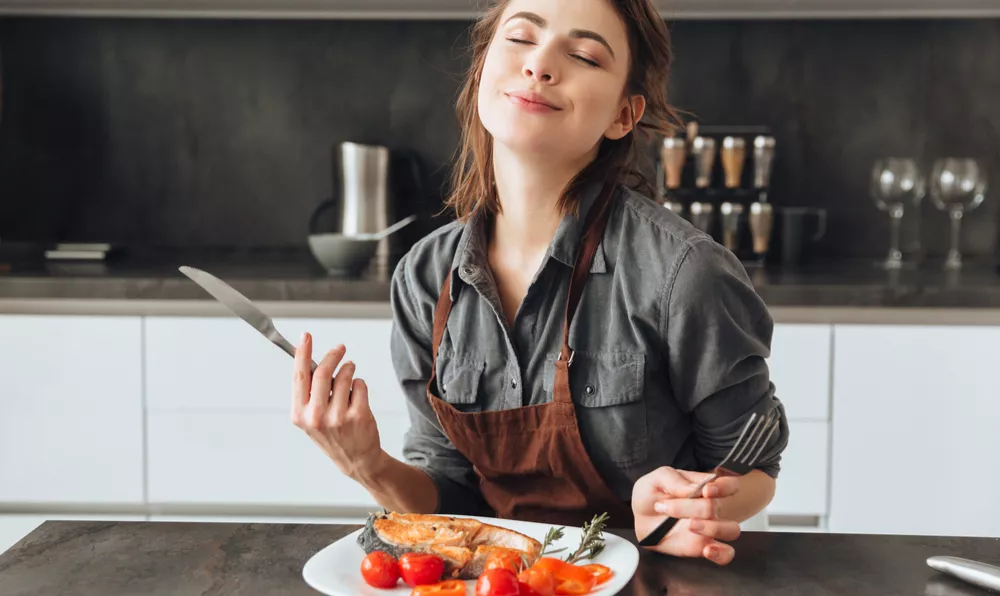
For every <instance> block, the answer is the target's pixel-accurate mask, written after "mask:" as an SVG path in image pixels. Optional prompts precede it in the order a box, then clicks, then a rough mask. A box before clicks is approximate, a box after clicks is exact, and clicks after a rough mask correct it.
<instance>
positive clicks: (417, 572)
mask: <svg viewBox="0 0 1000 596" xmlns="http://www.w3.org/2000/svg"><path fill="white" fill-rule="evenodd" d="M443 573H444V561H442V560H441V557H439V556H437V555H429V554H425V553H406V554H405V555H403V556H402V557H400V558H399V575H400V577H402V578H403V581H404V582H406V584H407V585H409V586H411V587H415V586H422V585H427V584H436V583H438V582H439V581H441V575H442V574H443Z"/></svg>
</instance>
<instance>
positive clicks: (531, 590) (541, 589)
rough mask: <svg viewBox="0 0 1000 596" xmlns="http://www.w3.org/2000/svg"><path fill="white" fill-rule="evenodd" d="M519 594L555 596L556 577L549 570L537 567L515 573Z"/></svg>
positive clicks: (522, 595)
mask: <svg viewBox="0 0 1000 596" xmlns="http://www.w3.org/2000/svg"><path fill="white" fill-rule="evenodd" d="M517 582H518V583H519V584H521V596H555V593H556V578H555V577H554V576H553V575H552V573H551V572H550V571H547V570H545V569H539V568H537V567H535V568H531V569H525V570H524V571H522V572H521V573H519V574H518V575H517Z"/></svg>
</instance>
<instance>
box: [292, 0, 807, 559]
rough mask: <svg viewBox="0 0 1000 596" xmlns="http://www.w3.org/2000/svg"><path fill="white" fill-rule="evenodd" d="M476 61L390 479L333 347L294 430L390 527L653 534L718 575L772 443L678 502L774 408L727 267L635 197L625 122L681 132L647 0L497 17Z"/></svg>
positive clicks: (513, 5)
mask: <svg viewBox="0 0 1000 596" xmlns="http://www.w3.org/2000/svg"><path fill="white" fill-rule="evenodd" d="M473 43H474V54H473V60H472V66H471V68H470V71H469V74H468V78H467V81H466V83H465V86H464V88H463V91H462V93H461V96H460V98H459V100H458V114H459V116H460V121H461V125H462V153H461V156H460V159H459V163H458V164H457V167H456V169H455V175H454V184H453V191H452V194H451V195H450V197H449V198H448V204H449V205H450V206H451V207H452V208H454V209H455V211H456V213H457V215H458V218H457V220H456V221H455V222H453V223H451V224H448V225H446V226H444V227H443V228H441V229H439V230H437V231H435V232H434V233H432V234H430V235H429V236H428V237H426V238H424V239H422V240H421V241H420V242H418V243H417V244H416V245H415V246H414V247H413V249H412V250H411V251H410V252H409V253H408V254H407V255H406V256H405V257H404V258H403V259H402V261H401V262H400V263H399V265H398V267H397V269H396V271H395V273H394V275H393V279H392V295H391V301H392V310H393V317H394V325H393V335H392V346H391V347H392V359H393V364H394V366H395V370H396V374H397V376H398V377H399V379H400V382H401V384H402V386H403V388H404V391H405V393H406V396H407V400H408V406H409V410H410V417H411V421H412V427H411V430H410V432H409V434H408V435H407V437H406V443H405V459H406V461H405V462H401V461H398V460H395V459H393V458H392V457H391V456H389V455H387V454H386V453H385V452H384V451H383V450H382V449H381V447H380V442H379V436H378V430H377V427H376V424H375V420H374V417H373V416H372V413H371V410H370V409H369V407H368V395H367V389H366V386H365V384H364V382H363V381H362V380H361V379H354V378H353V374H354V370H355V369H354V365H353V364H352V363H350V362H345V363H344V364H343V365H342V366H340V369H339V372H337V373H336V375H335V376H334V372H335V370H336V368H337V366H338V365H340V363H341V360H342V359H343V358H344V355H345V349H344V347H343V346H340V347H339V348H337V349H335V350H333V351H331V352H330V353H328V354H326V356H325V357H324V358H323V360H322V362H321V363H320V364H319V367H318V368H317V370H316V374H315V375H312V376H310V372H309V366H308V363H309V360H310V358H311V350H312V344H311V339H310V337H309V336H308V335H306V336H305V337H304V339H303V342H302V344H301V345H300V346H299V349H298V357H297V362H296V368H295V371H296V372H295V389H294V404H293V409H292V417H293V420H294V421H295V423H296V424H297V425H299V426H300V427H302V428H303V429H305V430H306V431H307V432H308V434H309V435H310V436H311V437H312V438H313V440H314V441H315V442H316V443H317V444H318V445H319V446H320V447H321V448H322V449H323V450H324V451H325V452H326V453H327V455H328V456H329V457H330V458H331V459H332V460H333V461H334V462H335V463H336V465H337V466H338V467H339V468H340V470H341V471H342V472H343V473H344V474H346V475H348V476H349V477H351V478H353V479H354V480H356V481H357V482H359V483H360V484H362V485H363V486H364V487H365V488H366V489H367V490H368V491H369V492H370V493H371V494H372V496H373V497H374V498H375V499H376V500H377V501H378V503H379V504H380V505H382V506H383V507H385V508H387V509H390V510H395V511H406V512H426V513H438V512H439V513H451V514H483V513H485V514H489V515H498V516H501V517H515V518H523V519H531V520H541V521H546V522H549V523H572V524H580V523H582V522H583V521H586V520H589V519H591V518H592V517H593V516H594V515H597V514H600V513H602V512H607V513H609V514H610V517H611V519H610V522H609V523H610V525H611V526H612V527H627V525H628V524H632V525H634V528H635V531H636V534H637V536H638V537H639V538H642V537H645V536H646V534H647V533H649V532H650V531H651V530H652V529H653V528H654V527H655V526H656V525H657V524H658V523H659V522H660V521H662V520H663V518H664V515H665V514H667V515H671V516H673V517H676V518H679V519H680V520H681V521H680V523H678V524H677V525H676V526H675V527H674V528H673V529H672V530H671V532H670V533H669V534H668V535H667V536H666V538H665V539H664V540H663V541H662V542H661V543H660V544H659V545H658V546H656V547H655V549H656V550H657V551H659V552H662V553H667V554H673V555H679V556H695V557H705V558H708V559H709V560H711V561H714V562H716V563H719V564H726V563H728V562H729V561H731V560H732V558H733V556H734V551H733V548H732V546H731V545H729V544H727V541H731V540H733V539H735V538H736V537H737V536H738V535H739V522H740V521H743V520H746V519H748V518H749V517H751V516H753V515H754V514H755V513H757V512H759V511H760V510H762V509H763V508H764V507H765V506H766V505H767V504H768V503H769V502H770V500H771V498H772V495H773V493H774V487H775V480H774V479H775V477H776V476H777V472H778V467H779V457H780V453H781V451H782V450H783V448H784V445H785V444H786V442H787V434H788V428H787V424H786V423H784V422H782V423H781V425H780V432H779V433H776V434H775V435H774V437H773V439H772V440H771V441H770V443H769V444H768V446H767V448H766V449H765V451H764V453H763V456H762V458H761V459H760V461H759V463H758V469H756V470H754V471H752V472H751V473H750V474H748V475H746V476H743V477H740V478H722V479H718V480H716V481H714V482H712V483H711V484H709V485H707V486H706V487H705V489H704V490H703V493H702V497H701V498H696V499H690V500H689V499H686V498H685V497H687V496H688V494H689V493H690V491H691V490H692V488H693V487H694V486H695V485H696V484H697V483H698V482H699V481H700V480H702V479H703V478H704V477H705V474H704V473H703V472H704V471H706V470H710V469H712V467H713V466H715V465H716V464H718V463H719V462H720V461H721V460H722V459H723V457H724V456H725V454H726V453H727V452H728V450H729V448H730V447H731V446H732V445H733V443H734V442H735V440H736V438H737V436H738V434H739V431H740V430H741V429H742V427H743V426H744V424H745V423H746V421H747V420H748V418H749V417H750V416H751V415H752V414H753V413H758V414H764V413H767V412H771V411H774V410H777V411H778V412H779V413H782V414H783V409H782V406H781V404H780V402H779V401H778V400H777V399H776V398H775V397H774V387H773V385H772V384H771V382H770V380H769V376H768V369H767V365H766V363H765V358H766V357H767V355H768V350H769V343H770V339H771V331H772V321H771V318H770V316H769V315H768V311H767V309H766V307H765V305H764V304H763V303H762V301H761V300H760V298H759V297H758V296H757V295H756V294H755V292H754V290H753V288H752V286H751V284H750V282H749V280H748V279H747V277H746V274H745V272H744V270H743V269H742V266H741V265H740V263H739V262H738V261H737V260H736V259H735V258H734V257H733V256H732V255H731V254H730V253H728V252H726V251H725V249H723V248H722V247H721V246H720V245H719V244H718V243H716V242H714V241H713V240H712V239H711V238H710V237H708V236H706V235H704V234H702V233H700V232H698V231H697V230H695V229H694V228H693V227H692V226H690V225H688V224H687V223H686V222H685V221H684V220H682V219H680V218H678V217H677V216H675V215H674V214H673V213H671V212H670V211H669V210H666V209H663V208H662V207H659V206H658V205H657V204H656V203H654V202H653V201H651V200H649V199H648V198H647V197H645V196H642V195H641V194H639V193H638V192H636V191H635V190H633V189H632V188H630V186H635V185H636V178H637V177H636V175H635V172H634V169H633V168H634V164H633V159H634V157H635V153H636V151H635V146H636V138H635V137H636V133H637V126H639V121H640V120H641V119H642V118H643V117H645V118H646V122H647V123H648V124H645V125H646V126H649V127H651V128H652V129H654V130H656V131H660V132H668V131H669V130H670V129H671V125H672V122H673V119H674V114H673V111H672V110H671V108H670V106H669V105H668V104H667V101H666V97H665V93H666V91H665V90H666V77H667V72H668V68H669V65H670V48H669V37H668V32H667V29H666V27H665V25H664V23H663V21H662V19H661V18H660V17H659V16H658V15H657V13H656V11H655V9H654V7H653V4H652V2H650V0H508V1H506V2H501V3H500V4H499V5H498V6H496V7H495V8H493V9H492V10H490V11H489V13H488V14H487V15H486V16H485V18H484V19H483V20H482V21H481V22H479V23H478V24H477V26H476V28H475V29H474V31H473ZM331 378H332V383H331ZM782 418H783V416H782Z"/></svg>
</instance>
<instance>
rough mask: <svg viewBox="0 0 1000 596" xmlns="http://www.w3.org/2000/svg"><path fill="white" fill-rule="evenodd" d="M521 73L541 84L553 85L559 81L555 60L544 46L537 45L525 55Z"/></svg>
mask: <svg viewBox="0 0 1000 596" xmlns="http://www.w3.org/2000/svg"><path fill="white" fill-rule="evenodd" d="M521 74H522V75H523V76H524V77H525V78H527V79H530V80H532V81H536V82H538V83H541V84H543V85H555V84H556V83H557V82H559V73H558V70H557V69H556V65H555V60H553V59H552V58H550V57H549V52H548V51H547V50H546V49H545V48H544V47H539V48H538V49H537V50H536V51H534V52H532V53H531V54H530V55H529V56H528V57H527V59H526V60H525V61H524V66H522V67H521Z"/></svg>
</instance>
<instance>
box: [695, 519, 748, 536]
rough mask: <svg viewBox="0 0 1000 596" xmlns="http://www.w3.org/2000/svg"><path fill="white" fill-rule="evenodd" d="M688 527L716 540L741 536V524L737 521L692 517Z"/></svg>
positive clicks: (696, 532)
mask: <svg viewBox="0 0 1000 596" xmlns="http://www.w3.org/2000/svg"><path fill="white" fill-rule="evenodd" d="M688 527H689V528H690V529H691V531H692V532H693V533H695V534H698V535H700V536H705V537H706V538H714V539H716V540H725V541H732V540H736V539H737V538H739V537H740V524H739V522H735V521H729V520H725V521H713V520H705V519H692V520H691V523H690V524H689V525H688Z"/></svg>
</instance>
